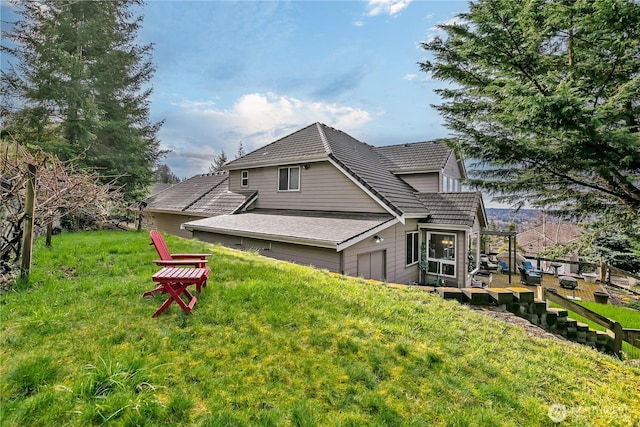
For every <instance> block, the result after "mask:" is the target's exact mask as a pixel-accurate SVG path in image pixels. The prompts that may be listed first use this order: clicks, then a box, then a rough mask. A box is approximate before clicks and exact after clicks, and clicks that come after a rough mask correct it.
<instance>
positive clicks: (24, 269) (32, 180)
mask: <svg viewBox="0 0 640 427" xmlns="http://www.w3.org/2000/svg"><path fill="white" fill-rule="evenodd" d="M27 169H28V172H29V173H28V177H27V191H26V194H25V198H24V220H23V221H24V227H23V228H22V232H23V235H22V262H21V265H20V278H21V279H26V278H28V277H29V272H30V271H31V251H32V249H33V222H34V211H35V205H36V166H35V165H27Z"/></svg>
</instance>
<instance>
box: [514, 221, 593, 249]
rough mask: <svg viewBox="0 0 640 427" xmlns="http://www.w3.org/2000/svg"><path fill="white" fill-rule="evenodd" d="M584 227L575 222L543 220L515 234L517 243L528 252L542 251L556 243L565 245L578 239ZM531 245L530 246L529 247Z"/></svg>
mask: <svg viewBox="0 0 640 427" xmlns="http://www.w3.org/2000/svg"><path fill="white" fill-rule="evenodd" d="M583 232H584V228H583V227H582V226H580V225H577V224H561V223H557V222H545V223H544V224H541V225H538V226H536V227H534V228H532V229H530V230H527V231H523V232H520V233H518V234H517V235H516V239H517V241H518V245H520V246H522V247H524V248H525V249H526V250H527V252H529V253H538V252H542V251H544V250H546V249H548V248H550V247H553V246H556V245H567V244H571V243H575V242H577V241H578V240H580V237H581V236H582V233H583ZM530 245H531V248H530V247H529V246H530Z"/></svg>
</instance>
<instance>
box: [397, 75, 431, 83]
mask: <svg viewBox="0 0 640 427" xmlns="http://www.w3.org/2000/svg"><path fill="white" fill-rule="evenodd" d="M404 79H405V80H407V81H409V82H419V83H425V82H429V81H431V80H432V78H431V77H430V76H429V75H427V74H425V73H423V74H413V73H412V74H405V75H404Z"/></svg>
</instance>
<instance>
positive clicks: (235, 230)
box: [145, 123, 486, 287]
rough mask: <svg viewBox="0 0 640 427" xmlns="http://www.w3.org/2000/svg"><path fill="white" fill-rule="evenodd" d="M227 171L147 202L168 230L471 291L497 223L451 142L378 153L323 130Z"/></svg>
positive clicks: (344, 269)
mask: <svg viewBox="0 0 640 427" xmlns="http://www.w3.org/2000/svg"><path fill="white" fill-rule="evenodd" d="M224 169H225V170H226V171H227V172H228V174H224V175H214V176H210V175H204V176H198V177H194V178H192V179H190V180H186V181H184V182H182V183H179V184H177V185H174V186H173V187H171V188H170V189H168V190H165V192H163V193H160V194H159V195H157V196H161V197H156V198H155V199H153V200H149V201H146V203H147V208H145V209H146V210H147V211H148V212H150V213H152V214H153V215H154V216H155V218H156V219H157V220H158V222H157V223H156V224H157V227H158V228H160V229H161V230H163V231H167V232H171V233H175V234H182V235H184V230H186V231H188V232H189V233H192V235H193V237H195V238H197V239H200V240H203V241H207V242H214V243H220V244H223V245H227V246H230V247H234V248H243V249H254V250H257V251H258V252H259V253H261V254H263V255H266V256H270V257H273V258H278V259H284V260H288V261H293V262H297V263H301V264H310V265H314V266H317V267H320V268H325V269H328V270H330V271H334V272H339V273H342V274H345V275H350V276H360V277H364V278H372V279H378V280H387V281H392V282H397V283H415V282H421V283H425V282H428V281H430V280H434V279H435V278H436V277H440V278H442V279H444V280H445V282H446V283H447V284H449V285H452V286H460V287H464V286H466V285H468V284H469V283H470V274H471V273H473V272H469V270H472V269H473V268H470V267H469V262H470V261H469V257H468V255H469V254H471V255H474V257H475V259H478V256H479V246H480V245H479V234H480V229H481V227H484V226H485V225H486V215H485V210H484V205H483V202H482V197H481V194H479V193H466V192H460V180H461V178H463V177H464V176H465V170H464V167H463V164H462V162H461V160H460V159H459V158H458V157H457V156H456V154H455V153H454V152H453V151H452V150H450V149H448V148H447V147H446V146H445V145H444V144H443V143H440V142H438V141H430V142H417V143H411V144H401V145H393V146H385V147H373V146H371V145H368V144H365V143H362V142H360V141H358V140H356V139H355V138H353V137H351V136H349V135H347V134H346V133H344V132H342V131H339V130H337V129H334V128H331V127H328V126H326V125H323V124H320V123H314V124H312V125H310V126H307V127H305V128H303V129H301V130H299V131H297V132H294V133H292V134H290V135H288V136H286V137H284V138H281V139H279V140H277V141H275V142H273V143H271V144H268V145H266V146H264V147H262V148H259V149H257V150H255V151H253V152H251V153H249V154H247V155H245V156H243V157H241V158H239V159H236V160H234V161H231V162H229V163H227V164H226V165H225V166H224ZM190 181H191V182H190ZM197 216H200V217H201V219H197V218H195V217H197ZM179 224H181V227H182V228H183V230H182V231H179V229H180V226H179Z"/></svg>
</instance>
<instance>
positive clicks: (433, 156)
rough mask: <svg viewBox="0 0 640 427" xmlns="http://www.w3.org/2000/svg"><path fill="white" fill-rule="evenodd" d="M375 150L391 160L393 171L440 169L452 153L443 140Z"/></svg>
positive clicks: (389, 146)
mask: <svg viewBox="0 0 640 427" xmlns="http://www.w3.org/2000/svg"><path fill="white" fill-rule="evenodd" d="M373 150H374V151H375V152H376V153H378V154H379V155H380V156H382V157H384V158H385V160H387V161H388V162H389V165H390V168H391V170H392V171H393V172H417V171H421V172H426V171H430V172H431V171H434V172H435V171H439V170H441V169H442V168H443V167H444V166H445V164H446V163H447V160H448V159H449V157H450V156H451V153H452V151H451V149H450V148H448V147H447V146H446V145H445V144H444V143H443V142H441V141H425V142H414V143H411V144H400V145H387V146H382V147H373Z"/></svg>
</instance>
